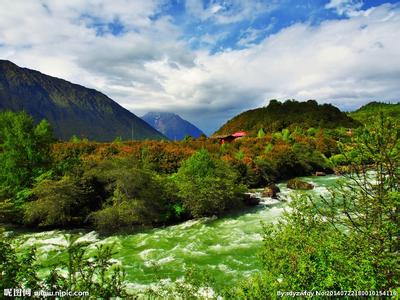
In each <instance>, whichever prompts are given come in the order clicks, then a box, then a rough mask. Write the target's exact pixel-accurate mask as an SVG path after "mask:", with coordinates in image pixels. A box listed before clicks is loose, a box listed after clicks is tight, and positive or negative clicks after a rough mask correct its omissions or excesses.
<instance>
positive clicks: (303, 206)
mask: <svg viewBox="0 0 400 300" xmlns="http://www.w3.org/2000/svg"><path fill="white" fill-rule="evenodd" d="M399 128H400V127H399V123H398V121H396V120H388V119H385V118H382V117H381V118H379V119H378V120H377V122H376V123H375V124H373V125H372V126H370V127H366V128H365V129H362V132H361V133H360V135H358V137H357V138H356V139H355V140H354V145H353V147H351V149H350V151H351V153H348V152H344V156H345V157H350V156H351V161H349V163H350V162H351V165H352V168H351V171H352V172H351V173H350V174H348V175H347V176H346V177H347V178H346V181H345V182H346V183H344V182H342V183H339V185H338V186H337V187H336V188H335V189H333V190H332V191H331V195H330V196H327V197H322V198H320V199H314V198H312V197H302V198H299V199H297V200H294V201H293V202H292V204H291V211H290V212H288V213H286V214H285V215H284V216H283V218H282V219H281V220H280V221H279V223H278V224H276V225H273V224H269V225H265V228H264V247H263V250H262V252H261V253H260V259H261V261H262V263H263V266H264V268H263V270H262V272H261V273H260V274H259V275H258V276H255V277H253V278H252V279H251V280H250V281H245V282H242V283H241V285H240V286H239V287H238V288H236V289H233V290H232V291H230V292H229V293H228V296H232V297H238V298H248V299H253V298H256V299H262V298H263V297H265V295H272V296H274V295H276V293H277V291H290V290H292V291H296V290H297V291H302V290H308V291H317V290H319V291H321V290H390V289H391V290H393V289H396V288H398V287H399V286H400V272H399V269H398V266H399V265H400V257H399V251H400V244H399V239H398V237H399V234H400V232H399V230H400V220H399V212H400V192H399V191H400V173H399V172H400V165H399V164H400V141H399V137H400V131H399Z"/></svg>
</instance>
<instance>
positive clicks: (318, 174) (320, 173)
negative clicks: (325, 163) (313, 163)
mask: <svg viewBox="0 0 400 300" xmlns="http://www.w3.org/2000/svg"><path fill="white" fill-rule="evenodd" d="M315 176H326V173H325V172H322V171H317V172H315Z"/></svg>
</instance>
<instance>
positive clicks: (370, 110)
mask: <svg viewBox="0 0 400 300" xmlns="http://www.w3.org/2000/svg"><path fill="white" fill-rule="evenodd" d="M379 113H383V114H384V115H385V116H390V117H393V118H400V102H398V103H382V102H375V101H374V102H370V103H368V104H366V105H364V106H361V107H360V108H359V109H357V110H356V111H353V112H351V113H349V115H350V116H351V117H352V118H353V119H356V120H358V121H360V122H362V123H366V122H368V121H369V120H370V119H371V117H373V116H376V115H377V114H379Z"/></svg>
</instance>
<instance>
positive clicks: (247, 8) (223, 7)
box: [185, 0, 278, 24]
mask: <svg viewBox="0 0 400 300" xmlns="http://www.w3.org/2000/svg"><path fill="white" fill-rule="evenodd" d="M185 6H186V9H187V11H188V12H189V14H190V15H191V16H192V17H194V18H198V19H200V20H202V21H205V20H207V21H212V22H215V23H218V24H231V23H236V22H241V21H243V20H251V19H253V18H255V17H256V16H257V15H260V14H262V13H266V12H270V11H273V10H274V9H276V8H277V7H278V1H275V0H273V1H268V2H266V1H262V0H212V1H210V3H209V4H208V5H206V6H204V5H203V2H202V1H199V0H186V1H185Z"/></svg>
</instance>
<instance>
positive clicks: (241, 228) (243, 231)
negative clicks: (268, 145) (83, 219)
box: [15, 175, 339, 289]
mask: <svg viewBox="0 0 400 300" xmlns="http://www.w3.org/2000/svg"><path fill="white" fill-rule="evenodd" d="M338 178H339V177H338V176H334V175H329V176H325V177H305V178H303V179H304V180H306V181H308V182H310V183H312V184H313V185H314V186H315V188H314V190H311V191H293V190H289V189H287V188H286V183H285V182H282V183H279V184H278V186H279V188H280V189H281V193H280V197H282V198H284V199H286V200H287V202H276V201H275V200H273V199H264V200H263V201H261V202H260V204H259V205H258V206H256V207H254V208H251V209H248V210H246V211H244V212H242V213H235V214H231V215H227V216H224V217H222V218H219V219H216V218H201V219H198V220H189V221H186V222H184V223H181V224H178V225H172V226H168V227H165V228H154V229H148V230H145V231H143V232H141V233H135V234H125V235H112V236H108V237H101V236H100V235H98V234H97V233H96V232H94V231H91V232H87V231H80V232H79V231H60V230H53V231H47V232H32V233H28V232H25V233H22V232H21V233H18V234H17V237H16V240H15V243H16V245H17V246H18V247H19V249H21V250H22V249H26V248H29V247H31V246H33V245H35V246H36V247H37V251H38V252H37V255H38V259H39V261H40V262H41V263H42V264H43V268H42V272H43V274H44V273H46V272H48V270H49V268H50V266H51V265H52V263H55V262H59V261H60V260H62V259H63V255H62V254H61V252H60V249H61V248H62V246H63V245H65V237H64V234H76V235H79V236H80V240H81V241H88V242H90V243H91V245H90V249H91V251H92V250H94V249H95V247H96V245H101V244H107V245H112V244H114V245H115V246H114V250H115V252H116V253H115V255H113V259H115V262H118V263H120V264H121V265H122V266H123V267H124V268H125V270H126V273H127V278H126V279H127V281H128V282H129V285H130V286H131V288H135V287H136V288H139V289H142V288H143V287H146V286H151V285H154V284H157V283H158V282H160V281H175V280H177V279H180V278H182V277H183V276H184V275H185V270H187V269H188V268H190V267H192V266H194V267H196V268H197V269H200V270H203V271H204V272H205V271H207V272H208V273H210V274H211V275H212V276H213V278H215V280H216V285H217V286H223V285H226V284H233V283H234V282H235V281H236V280H238V279H242V278H243V277H245V276H250V275H251V274H254V273H255V272H257V271H258V270H259V269H260V266H259V262H258V259H257V252H258V251H259V249H260V247H261V245H262V226H261V222H267V223H268V222H274V221H276V220H277V218H278V217H279V216H280V215H281V214H282V212H283V211H284V209H285V208H286V206H287V203H288V202H290V201H291V199H292V198H293V197H295V195H297V194H299V193H300V194H302V193H310V194H316V195H321V194H324V193H327V188H329V187H331V186H332V185H333V184H334V182H336V180H337V179H338Z"/></svg>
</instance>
